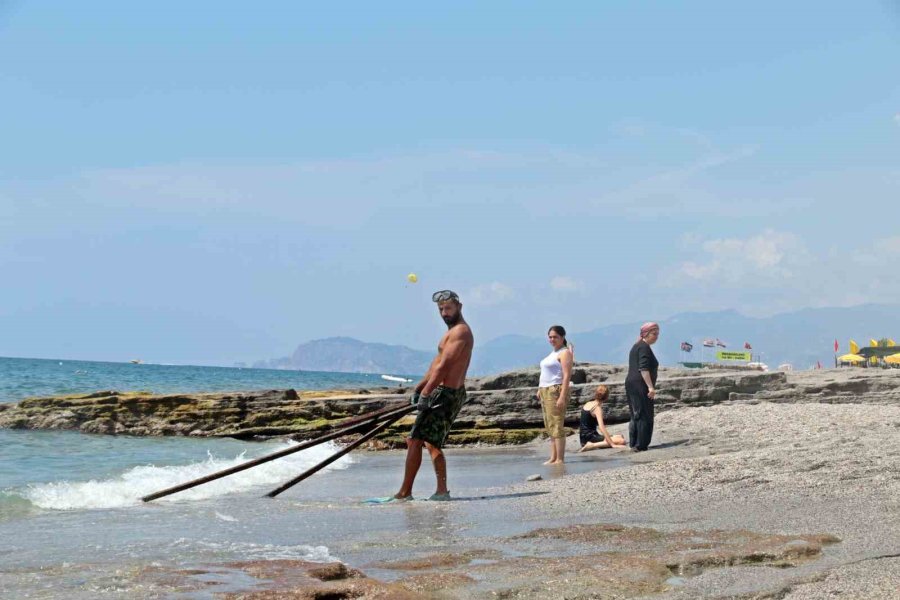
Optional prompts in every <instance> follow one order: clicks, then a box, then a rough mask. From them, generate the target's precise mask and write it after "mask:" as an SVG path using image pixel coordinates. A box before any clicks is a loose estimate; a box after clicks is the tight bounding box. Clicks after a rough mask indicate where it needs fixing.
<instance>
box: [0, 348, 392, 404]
mask: <svg viewBox="0 0 900 600" xmlns="http://www.w3.org/2000/svg"><path fill="white" fill-rule="evenodd" d="M386 374H387V375H390V373H386ZM394 375H397V374H396V373H395V374H394ZM382 385H396V384H393V383H392V382H389V381H385V380H384V379H382V378H381V376H380V375H377V374H376V375H373V374H363V373H328V372H318V371H282V370H274V369H237V368H229V367H195V366H181V365H155V364H131V363H113V362H94V361H83V360H46V359H37V358H0V402H16V401H18V400H21V399H23V398H27V397H32V396H56V395H61V394H75V393H79V392H85V393H87V392H96V391H98V390H118V391H134V390H144V391H150V392H153V393H160V394H161V393H169V392H219V391H241V390H264V389H287V388H294V389H296V390H321V389H333V388H356V387H366V386H373V387H375V386H382Z"/></svg>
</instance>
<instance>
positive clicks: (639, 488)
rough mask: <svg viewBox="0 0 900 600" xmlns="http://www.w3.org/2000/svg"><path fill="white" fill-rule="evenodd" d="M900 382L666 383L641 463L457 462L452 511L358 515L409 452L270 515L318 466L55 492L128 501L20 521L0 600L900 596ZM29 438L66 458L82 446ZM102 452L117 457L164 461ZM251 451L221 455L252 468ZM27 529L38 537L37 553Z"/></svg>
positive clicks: (618, 453) (314, 489)
mask: <svg viewBox="0 0 900 600" xmlns="http://www.w3.org/2000/svg"><path fill="white" fill-rule="evenodd" d="M898 375H900V374H898V373H897V372H892V371H891V372H889V371H880V370H878V371H870V370H858V369H855V370H846V371H845V370H828V371H824V372H814V371H810V372H801V373H795V374H790V375H789V376H787V377H784V376H781V377H780V378H778V377H775V378H774V379H773V378H766V377H763V376H759V375H753V374H749V375H748V374H733V375H722V374H708V375H707V374H698V375H697V376H691V377H689V378H685V376H684V375H683V374H681V373H677V372H673V377H672V378H671V379H667V380H666V383H665V385H664V386H663V387H662V389H663V393H664V394H669V395H670V396H672V397H673V398H676V399H675V400H671V401H667V402H665V403H663V404H662V406H664V407H666V408H665V409H664V410H661V411H660V412H659V413H658V414H657V417H656V428H655V432H654V438H653V444H652V445H651V449H650V451H648V452H644V453H631V452H628V451H627V450H624V449H614V450H598V451H593V452H588V453H576V450H577V447H578V443H577V439H576V437H575V436H572V437H570V438H569V439H568V454H567V463H566V464H565V465H564V466H556V467H554V466H543V465H542V462H543V461H544V460H545V458H546V453H547V442H546V440H534V441H532V442H529V443H527V444H524V445H518V446H507V447H495V446H488V445H474V446H471V447H451V448H450V449H449V450H448V462H449V468H450V488H451V490H452V492H453V496H454V499H455V501H453V502H441V503H435V502H425V501H421V500H418V501H415V502H410V503H403V504H390V505H383V506H368V505H365V504H363V503H362V502H361V501H362V500H364V499H365V498H368V497H371V496H377V495H384V494H389V493H391V492H393V491H394V490H395V489H396V485H397V484H398V483H399V478H400V475H401V472H402V464H403V452H402V451H397V450H390V451H384V452H361V453H356V454H354V459H353V462H352V463H350V464H348V465H347V466H346V468H342V469H337V470H334V471H329V472H327V473H323V474H321V475H317V476H316V477H315V478H313V479H311V480H310V481H309V482H308V483H307V484H304V485H302V486H298V487H297V488H296V489H293V490H291V491H289V492H288V493H286V494H285V495H284V496H283V497H280V498H279V499H277V500H275V501H272V500H262V499H260V497H259V496H260V494H261V493H262V491H264V490H262V489H260V485H261V483H264V484H265V485H266V486H271V485H273V484H274V483H275V482H276V481H277V480H280V479H282V478H284V477H286V474H287V472H290V473H293V472H294V471H296V470H300V469H302V466H301V463H303V462H304V461H313V460H315V458H314V457H308V458H303V457H302V456H300V455H298V457H297V461H299V462H298V463H297V465H295V466H291V465H284V466H280V465H278V464H277V463H273V467H272V469H276V470H274V471H273V472H271V473H269V472H260V473H254V472H252V471H251V472H249V473H251V474H253V476H254V477H257V478H259V481H256V480H248V481H244V482H242V481H241V480H235V481H234V482H230V483H229V485H231V486H233V487H229V488H227V489H225V490H223V491H219V492H216V491H215V490H209V495H208V496H203V497H198V498H193V497H186V498H178V497H177V496H176V497H174V498H173V499H172V501H167V502H161V503H158V504H157V503H151V504H144V505H142V504H140V503H139V502H137V501H136V500H135V499H133V498H132V499H131V500H129V498H130V496H128V493H132V495H134V496H135V498H136V497H137V495H138V494H139V492H138V491H136V490H132V487H133V484H132V483H130V482H129V481H128V480H120V478H119V477H118V476H115V472H113V473H110V474H109V475H107V477H110V478H109V479H105V480H103V481H100V482H99V483H96V484H94V483H93V482H91V483H87V484H79V483H73V484H71V485H69V484H65V485H62V486H61V487H55V486H57V485H58V484H56V483H49V484H45V485H44V487H43V488H41V487H40V486H39V488H38V489H41V490H44V493H46V494H49V493H51V492H52V493H53V494H54V495H59V496H60V497H61V498H62V499H66V500H67V502H69V503H70V504H72V502H75V501H76V500H80V499H81V498H82V495H83V494H85V493H87V492H81V491H79V490H81V489H82V487H84V488H85V490H94V491H93V492H90V493H91V494H93V495H92V496H90V497H89V498H88V499H90V498H94V497H95V496H98V495H100V496H103V497H104V498H105V497H107V496H109V494H110V493H111V491H115V493H117V494H119V495H120V496H122V500H121V502H118V503H117V504H116V505H115V506H110V508H108V509H103V508H102V507H100V506H98V505H97V503H96V502H95V501H93V500H92V501H91V502H88V503H81V504H79V503H78V502H75V504H73V506H75V507H76V508H75V509H74V510H73V509H72V508H71V507H70V508H69V509H67V510H64V511H62V512H53V510H47V509H46V508H43V509H40V510H38V509H37V508H35V507H33V506H32V507H30V508H29V507H25V506H22V507H19V508H16V510H17V511H19V512H21V513H22V518H19V517H15V516H14V518H12V520H8V521H6V523H4V524H0V528H2V529H0V532H3V533H4V535H6V536H7V538H6V539H7V540H10V543H11V546H10V548H9V549H8V550H7V551H6V554H4V556H5V559H6V560H7V561H12V562H11V563H10V564H8V565H7V566H6V567H4V568H2V569H0V586H4V587H5V588H6V589H12V590H17V591H18V592H23V593H24V592H26V591H27V592H28V593H29V594H31V593H32V592H34V597H42V598H43V597H46V598H53V597H57V596H55V592H54V591H53V590H60V589H64V590H66V592H65V593H66V595H67V596H68V597H74V598H94V597H98V596H104V597H112V598H119V597H121V598H160V597H177V598H192V599H193V598H211V599H212V598H255V599H263V598H416V599H423V598H438V599H462V598H548V599H549V598H572V599H582V598H583V599H588V598H665V599H687V598H742V599H752V598H777V599H782V598H788V599H814V598H834V597H860V598H876V599H878V598H897V597H898V595H897V592H896V590H897V589H898V588H900V495H898V492H900V404H898V402H897V399H898V396H897V389H898V383H900V377H898ZM760 381H761V382H762V383H761V384H760V383H757V382H760ZM609 383H610V385H611V386H613V387H614V389H615V386H616V385H617V383H616V382H615V381H611V382H609ZM592 385H594V384H592V383H590V382H588V383H585V384H583V385H581V386H580V387H578V388H577V392H578V393H580V394H585V393H589V390H590V389H592V388H591V386H592ZM748 390H749V391H748ZM754 390H755V391H754ZM675 394H677V397H676V395H675ZM473 396H474V394H473ZM475 397H476V398H479V400H478V402H479V403H478V404H476V405H475V408H477V409H479V410H493V411H494V412H493V413H492V414H494V415H495V416H494V418H495V419H498V420H499V419H503V418H506V417H504V410H506V409H507V408H509V409H511V410H515V411H518V412H517V414H518V415H526V413H527V412H528V411H530V410H531V408H529V405H528V404H527V401H530V400H528V399H529V398H530V397H533V392H532V391H531V390H529V389H528V388H512V389H506V390H498V391H489V392H483V393H482V394H481V395H480V396H475ZM708 402H715V403H714V404H704V403H708ZM48 414H49V413H48ZM626 428H627V425H626V424H624V423H620V424H616V425H612V426H611V427H610V430H611V432H613V433H625V430H626ZM20 433H21V434H23V435H37V436H40V435H44V436H50V437H48V438H47V439H48V440H50V439H53V440H58V441H59V443H62V442H66V443H68V442H67V440H68V441H72V440H74V438H73V436H79V435H83V434H78V433H75V432H44V433H35V434H31V433H27V432H20ZM29 439H30V438H29ZM34 439H38V438H34ZM89 439H91V440H96V442H95V443H97V444H107V443H108V444H112V446H111V448H120V449H121V450H120V452H121V451H124V452H125V453H127V452H129V451H135V450H128V448H131V447H132V446H135V445H139V446H140V447H141V448H143V447H144V446H146V447H147V448H151V449H152V448H155V447H156V446H155V444H158V443H160V442H158V441H154V438H137V437H131V436H94V437H91V438H89ZM160 439H161V440H163V439H168V440H169V442H167V444H175V445H176V446H177V447H179V448H180V447H182V446H183V447H184V450H179V451H178V454H177V455H176V454H172V456H171V457H170V458H169V459H168V460H169V461H170V462H172V464H173V465H175V464H178V463H179V462H180V461H182V460H184V458H176V456H177V457H188V456H192V455H195V454H196V453H197V452H198V451H204V450H203V449H205V448H206V447H207V446H208V445H209V443H210V442H206V441H203V440H202V439H198V438H192V437H191V436H187V437H185V438H180V439H173V438H160ZM207 439H211V438H207ZM104 440H105V441H104ZM266 443H267V444H275V443H277V442H275V441H274V440H272V441H269V442H266ZM216 444H219V445H222V444H226V442H224V441H221V442H216ZM240 444H246V442H238V441H235V440H232V441H230V442H227V446H224V445H223V446H222V451H225V449H226V447H227V448H235V449H239V448H244V447H246V448H253V446H243V445H240ZM191 448H196V449H197V450H193V451H192V450H190V449H191ZM147 451H148V450H141V452H147ZM174 451H175V446H173V450H172V452H174ZM254 452H258V453H262V452H264V448H259V449H258V450H254ZM143 455H144V454H141V456H143ZM180 468H182V467H176V466H172V467H159V468H155V469H154V470H152V473H153V474H154V476H155V477H162V476H167V477H168V476H169V475H170V473H169V470H170V469H180ZM192 468H195V467H192ZM280 469H287V471H286V472H285V473H282V471H281V470H280ZM535 474H537V475H540V476H541V479H539V480H537V481H526V479H527V478H528V477H529V476H530V475H535ZM142 477H143V476H142ZM270 479H271V481H270ZM228 481H230V480H228ZM433 484H434V482H433V476H432V474H431V472H430V467H429V466H428V464H427V461H426V464H425V465H423V470H422V472H421V474H420V478H419V480H418V482H417V486H416V489H415V490H414V494H415V495H416V497H417V498H423V497H427V496H428V495H429V494H430V493H431V491H432V490H433ZM147 485H159V484H150V483H148V484H147ZM45 488H46V489H45ZM94 488H96V489H94ZM82 504H84V506H82ZM16 506H18V505H16ZM78 506H82V507H81V508H80V509H79V508H77V507H78ZM104 506H105V505H104ZM17 514H18V513H17ZM23 519H25V520H23ZM85 519H88V520H89V521H90V522H91V524H92V525H91V527H90V528H88V529H85V526H84V523H85ZM150 523H152V524H153V525H152V527H149V524H150ZM35 528H38V530H40V531H42V532H46V533H42V534H41V535H42V536H43V537H41V538H40V539H35V537H34V534H33V531H35ZM51 532H52V533H51ZM150 532H152V534H151V533H150ZM45 538H46V539H45ZM15 540H18V542H16V541H15ZM84 544H88V545H89V546H90V547H91V548H94V549H95V550H94V551H93V552H94V555H93V556H91V559H90V560H85V558H84V556H83V555H82V553H81V550H80V549H81V547H82V546H83V545H84ZM39 548H44V550H41V551H38V549H39ZM49 548H52V549H53V550H52V551H50V550H48V549H49ZM48 552H49V555H48ZM38 590H47V591H46V592H43V591H38Z"/></svg>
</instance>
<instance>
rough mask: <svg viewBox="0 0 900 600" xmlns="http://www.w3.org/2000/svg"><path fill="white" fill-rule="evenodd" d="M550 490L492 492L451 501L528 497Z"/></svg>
mask: <svg viewBox="0 0 900 600" xmlns="http://www.w3.org/2000/svg"><path fill="white" fill-rule="evenodd" d="M549 493H550V492H519V493H516V494H493V495H491V496H458V497H455V498H453V500H452V501H453V502H473V501H475V500H506V499H509V498H528V497H529V496H542V495H544V494H549Z"/></svg>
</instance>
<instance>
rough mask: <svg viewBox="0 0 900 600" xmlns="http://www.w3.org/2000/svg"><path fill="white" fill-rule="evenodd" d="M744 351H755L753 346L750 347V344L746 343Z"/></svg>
mask: <svg viewBox="0 0 900 600" xmlns="http://www.w3.org/2000/svg"><path fill="white" fill-rule="evenodd" d="M744 350H753V346H751V345H750V342H744Z"/></svg>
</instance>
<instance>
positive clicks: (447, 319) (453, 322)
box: [441, 313, 462, 327]
mask: <svg viewBox="0 0 900 600" xmlns="http://www.w3.org/2000/svg"><path fill="white" fill-rule="evenodd" d="M441 318H442V319H444V323H446V324H447V327H453V326H454V325H456V324H457V323H459V320H460V319H461V318H462V315H461V314H459V313H457V314H456V315H454V316H452V317H441Z"/></svg>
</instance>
